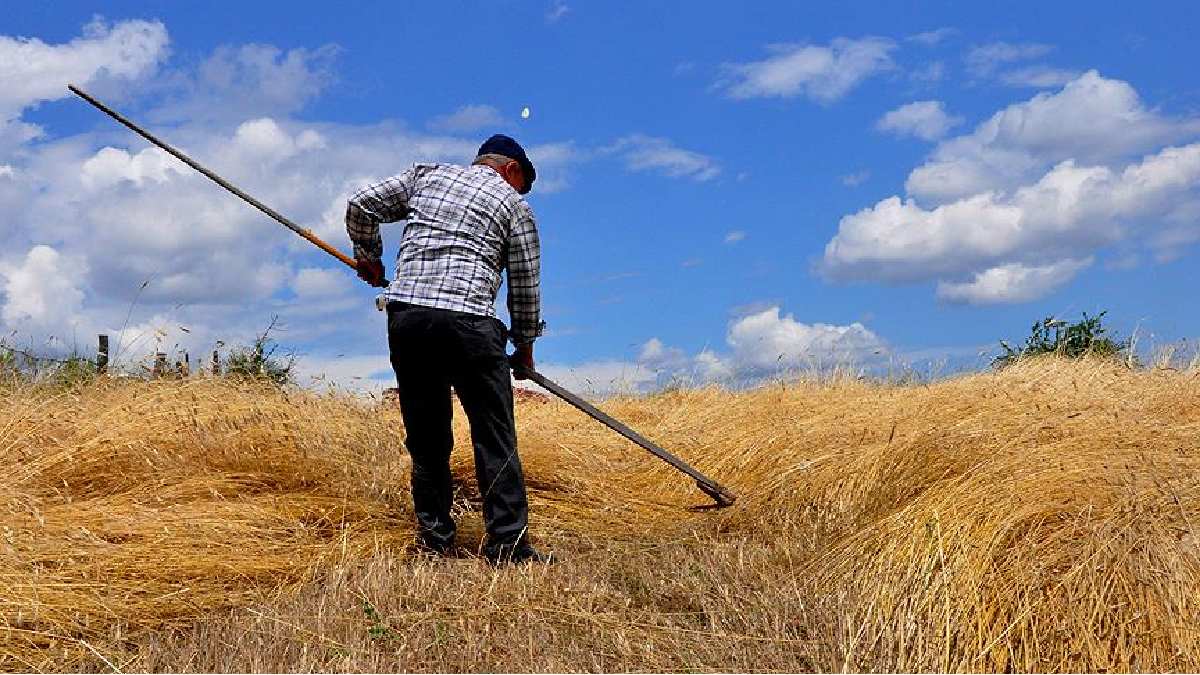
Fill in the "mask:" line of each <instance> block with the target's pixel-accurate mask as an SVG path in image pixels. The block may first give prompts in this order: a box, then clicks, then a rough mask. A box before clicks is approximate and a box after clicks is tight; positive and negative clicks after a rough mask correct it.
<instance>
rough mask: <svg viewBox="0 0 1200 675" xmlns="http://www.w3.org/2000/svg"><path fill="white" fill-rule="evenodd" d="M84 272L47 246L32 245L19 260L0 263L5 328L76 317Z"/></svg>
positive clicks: (83, 267) (82, 265)
mask: <svg viewBox="0 0 1200 675" xmlns="http://www.w3.org/2000/svg"><path fill="white" fill-rule="evenodd" d="M86 272H87V268H86V264H85V263H84V262H83V261H82V260H80V259H78V258H69V257H64V256H63V255H62V254H60V253H59V252H58V251H57V250H55V249H53V248H51V247H49V246H34V247H33V248H31V249H29V252H28V253H26V254H25V256H24V258H23V259H21V260H20V261H17V262H13V263H0V278H3V281H4V285H3V288H4V305H3V307H0V318H3V319H4V323H5V324H7V325H9V326H25V327H26V328H29V327H46V326H51V325H55V324H58V323H59V320H60V319H61V318H62V317H72V316H76V315H77V314H78V311H79V308H80V305H81V304H82V303H83V297H84V293H83V289H82V285H83V278H84V276H85V274H86ZM59 325H61V324H59Z"/></svg>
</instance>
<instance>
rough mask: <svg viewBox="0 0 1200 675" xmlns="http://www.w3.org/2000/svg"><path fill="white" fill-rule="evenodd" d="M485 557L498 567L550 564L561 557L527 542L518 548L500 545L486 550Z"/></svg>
mask: <svg viewBox="0 0 1200 675" xmlns="http://www.w3.org/2000/svg"><path fill="white" fill-rule="evenodd" d="M484 557H486V558H487V560H488V562H490V563H491V564H493V565H495V566H496V567H500V566H503V565H520V564H523V563H538V564H541V565H549V564H550V563H555V562H558V561H559V559H558V558H556V557H554V555H553V554H549V553H542V552H541V551H538V550H537V549H536V548H534V547H532V546H530V545H529V544H526V543H521V544H518V545H517V546H516V548H513V547H512V546H498V547H496V548H494V549H491V550H489V551H487V552H485V553H484Z"/></svg>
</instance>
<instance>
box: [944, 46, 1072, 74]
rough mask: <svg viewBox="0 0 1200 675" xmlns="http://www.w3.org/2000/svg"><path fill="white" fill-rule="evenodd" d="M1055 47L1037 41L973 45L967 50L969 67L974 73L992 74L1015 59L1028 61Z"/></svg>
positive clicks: (1047, 52) (1043, 54)
mask: <svg viewBox="0 0 1200 675" xmlns="http://www.w3.org/2000/svg"><path fill="white" fill-rule="evenodd" d="M1053 49H1054V47H1052V46H1051V45H1045V44H1037V43H1031V42H1027V43H1011V42H992V43H989V44H986V45H978V46H975V47H972V48H971V50H970V51H968V52H967V56H966V62H967V69H968V70H969V71H971V73H972V74H974V75H980V76H983V75H990V74H992V73H993V72H995V71H996V69H997V68H999V67H1001V66H1004V65H1006V64H1009V63H1013V62H1015V61H1026V60H1029V59H1035V58H1037V57H1039V56H1045V55H1046V54H1049V53H1050V52H1051V51H1052V50H1053Z"/></svg>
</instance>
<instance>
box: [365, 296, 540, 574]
mask: <svg viewBox="0 0 1200 675" xmlns="http://www.w3.org/2000/svg"><path fill="white" fill-rule="evenodd" d="M507 340H508V329H507V328H505V326H504V324H503V323H502V322H501V321H500V320H499V319H494V318H489V317H484V316H477V315H474V314H466V313H463V312H455V311H451V310H445V309H432V308H428V307H420V306H417V305H408V304H405V303H399V302H391V303H388V347H389V349H390V352H391V361H392V368H393V369H394V370H395V371H396V384H397V387H398V388H399V390H400V410H401V414H402V415H403V417H404V427H405V430H406V432H407V438H406V439H405V445H406V447H407V448H408V453H409V455H410V456H411V457H412V495H413V506H414V510H415V511H416V515H417V527H418V536H419V538H420V539H421V540H422V542H423V543H425V544H426V545H428V546H430V547H433V548H439V549H442V548H445V547H447V546H449V545H450V544H451V542H453V540H454V531H455V526H454V520H453V519H452V518H451V517H450V505H451V501H452V497H453V495H452V486H451V483H450V450H451V448H453V446H454V437H453V434H452V431H451V428H450V422H451V416H452V415H453V408H452V406H451V400H450V388H451V387H454V391H455V393H457V394H458V400H459V402H460V403H461V404H462V407H463V410H464V411H465V412H466V413H467V419H468V420H469V422H470V425H471V442H472V444H473V445H474V448H475V476H476V478H477V479H478V480H479V490H480V493H481V494H482V496H483V515H484V523H485V525H486V527H487V533H488V540H487V543H486V545H485V546H486V549H487V551H488V552H494V551H498V550H502V549H503V548H508V547H513V546H516V545H518V543H520V542H521V540H522V538H523V537H524V534H525V530H526V528H527V526H528V518H529V504H528V501H527V499H526V496H525V478H524V475H523V474H522V472H521V461H520V459H519V458H518V457H517V433H516V425H515V423H514V421H513V393H512V380H511V379H510V378H509V365H508V357H507V356H506V354H505V344H506V342H507Z"/></svg>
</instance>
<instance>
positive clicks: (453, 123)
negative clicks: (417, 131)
mask: <svg viewBox="0 0 1200 675" xmlns="http://www.w3.org/2000/svg"><path fill="white" fill-rule="evenodd" d="M503 124H504V118H503V117H501V116H500V111H499V110H497V109H496V108H495V107H494V106H490V105H483V104H473V105H464V106H462V107H461V108H459V109H458V110H455V111H454V112H452V113H450V114H448V115H442V116H440V117H435V118H433V119H432V120H430V122H429V128H430V129H434V130H436V131H448V132H451V133H458V132H466V131H475V130H477V129H484V128H488V127H499V126H501V125H503Z"/></svg>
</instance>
